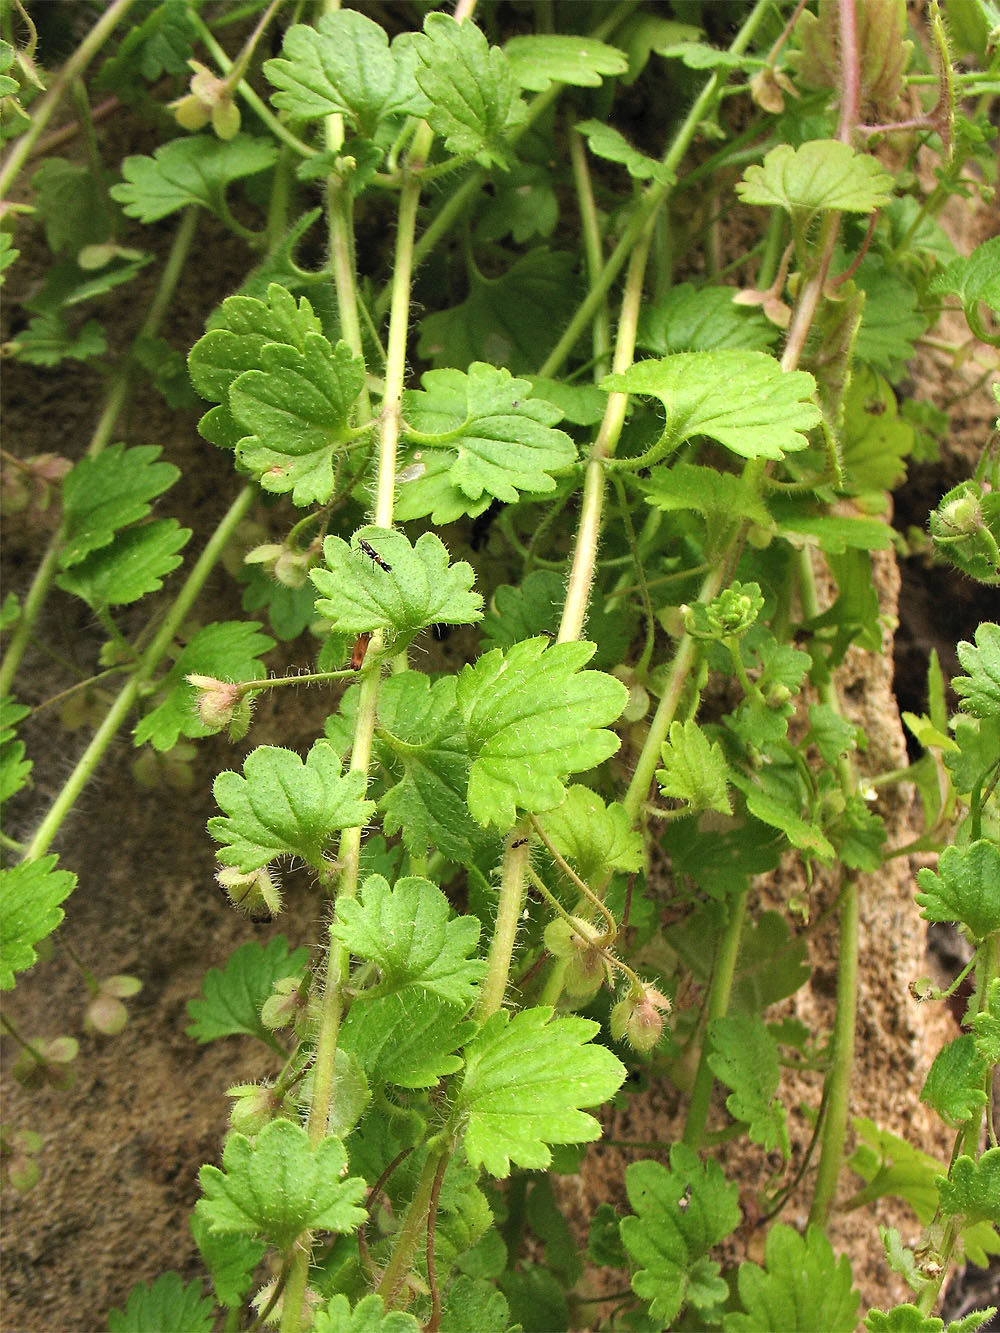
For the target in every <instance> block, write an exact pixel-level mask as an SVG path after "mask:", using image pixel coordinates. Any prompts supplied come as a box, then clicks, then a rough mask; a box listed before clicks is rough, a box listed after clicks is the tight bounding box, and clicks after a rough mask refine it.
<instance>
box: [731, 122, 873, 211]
mask: <svg viewBox="0 0 1000 1333" xmlns="http://www.w3.org/2000/svg"><path fill="white" fill-rule="evenodd" d="M892 187H893V180H892V177H891V176H890V175H889V174H888V173H887V172H886V171H883V169H882V167H881V166H880V165H879V163H878V162H877V161H876V160H875V158H873V157H869V156H868V155H867V154H865V153H857V152H855V151H854V149H853V148H851V147H850V146H849V145H848V144H845V143H840V142H839V140H836V139H810V140H808V141H807V142H806V143H804V144H802V145H801V146H800V147H798V148H793V147H792V146H791V144H787V143H785V144H779V145H778V147H777V148H772V149H771V151H770V152H769V153H768V154H767V156H766V157H765V158H764V161H763V162H761V163H754V164H753V165H752V166H749V167H747V169H746V171H745V172H744V173H743V179H742V181H740V182H739V183H738V184H737V186H736V193H737V194H738V195H739V197H740V198H741V199H742V200H743V202H744V203H745V204H760V205H761V206H762V207H765V208H784V209H785V210H786V211H787V212H789V213H791V214H792V216H793V217H794V218H797V219H800V220H808V219H810V218H812V217H813V216H815V214H816V213H819V212H826V211H830V210H833V209H836V210H838V211H840V212H843V213H873V212H874V211H875V209H876V208H884V207H885V205H886V204H888V203H889V201H890V199H891V198H892Z"/></svg>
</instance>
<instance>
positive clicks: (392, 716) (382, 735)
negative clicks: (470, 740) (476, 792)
mask: <svg viewBox="0 0 1000 1333" xmlns="http://www.w3.org/2000/svg"><path fill="white" fill-rule="evenodd" d="M456 684H457V681H456V678H455V677H454V676H446V677H444V678H442V679H441V680H437V681H434V682H433V683H431V681H430V680H429V678H428V677H427V676H424V675H421V673H420V672H419V671H401V672H399V673H398V674H397V675H394V676H390V677H389V678H388V679H387V680H385V681H384V682H383V684H382V687H381V689H380V691H379V699H378V724H377V737H378V743H379V755H380V757H381V758H383V762H384V763H385V764H386V765H387V767H388V768H389V769H390V771H392V772H393V774H395V773H398V772H399V770H400V769H401V770H402V777H400V779H399V781H398V782H396V783H395V784H394V785H393V786H391V787H390V788H389V790H388V791H387V792H386V794H385V795H384V796H383V797H382V799H381V800H380V801H379V809H380V810H381V811H382V814H383V822H384V827H385V831H386V833H387V834H389V835H392V834H394V833H402V837H403V843H404V844H405V846H406V847H407V849H408V850H409V851H411V852H413V853H415V854H416V855H418V856H424V855H426V853H427V849H428V847H429V846H432V845H433V846H434V847H436V848H437V850H438V851H439V852H441V854H442V855H444V856H446V857H448V859H449V860H452V861H457V862H460V863H461V862H465V863H466V864H468V863H469V862H470V861H473V860H475V857H476V854H477V852H478V851H479V850H480V849H481V848H482V846H483V843H484V839H483V834H482V830H481V829H480V828H479V826H478V825H477V824H476V823H475V821H474V820H473V819H472V818H471V816H470V815H469V812H468V809H467V807H466V804H465V793H466V789H467V787H468V784H469V756H468V752H467V749H466V743H465V730H464V728H463V726H462V719H461V717H460V716H459V713H458V709H457V708H456V705H455V686H456Z"/></svg>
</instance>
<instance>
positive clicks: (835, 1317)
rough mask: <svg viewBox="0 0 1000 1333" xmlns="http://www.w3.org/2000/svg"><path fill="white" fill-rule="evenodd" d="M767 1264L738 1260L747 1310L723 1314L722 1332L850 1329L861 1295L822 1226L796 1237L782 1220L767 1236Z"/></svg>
mask: <svg viewBox="0 0 1000 1333" xmlns="http://www.w3.org/2000/svg"><path fill="white" fill-rule="evenodd" d="M764 1254H765V1262H766V1265H767V1266H766V1268H760V1267H759V1266H758V1265H757V1264H754V1263H742V1264H740V1268H739V1275H738V1278H737V1282H738V1285H739V1293H740V1300H741V1302H742V1304H743V1309H744V1310H745V1311H746V1313H740V1314H737V1313H734V1314H727V1315H726V1316H725V1318H724V1319H723V1321H722V1327H723V1329H724V1330H725V1333H765V1330H769V1331H770V1333H812V1330H814V1329H818V1328H821V1329H823V1330H824V1333H854V1329H855V1327H856V1324H857V1317H858V1306H859V1305H860V1303H861V1293H860V1292H858V1291H856V1290H854V1289H853V1288H852V1287H851V1264H850V1261H849V1259H848V1258H847V1255H846V1254H842V1255H841V1256H840V1258H839V1260H835V1259H834V1254H833V1246H832V1245H831V1244H830V1242H829V1241H828V1240H827V1238H826V1236H825V1235H824V1234H823V1231H822V1230H821V1228H820V1227H818V1226H815V1225H810V1227H809V1228H808V1230H807V1231H806V1234H805V1236H804V1237H803V1236H800V1235H799V1233H798V1232H797V1231H795V1230H794V1229H793V1228H792V1227H789V1226H786V1225H785V1224H784V1223H783V1222H778V1223H776V1224H775V1225H774V1226H773V1227H772V1228H771V1230H770V1231H769V1232H768V1234H767V1242H766V1245H765V1251H764Z"/></svg>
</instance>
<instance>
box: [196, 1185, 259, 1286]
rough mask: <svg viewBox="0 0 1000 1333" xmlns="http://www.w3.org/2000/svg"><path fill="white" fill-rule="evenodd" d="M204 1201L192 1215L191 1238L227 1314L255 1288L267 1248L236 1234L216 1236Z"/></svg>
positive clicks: (247, 1237)
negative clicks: (206, 1214) (256, 1269)
mask: <svg viewBox="0 0 1000 1333" xmlns="http://www.w3.org/2000/svg"><path fill="white" fill-rule="evenodd" d="M202 1206H203V1200H200V1199H199V1201H198V1203H197V1204H195V1210H194V1212H193V1213H192V1214H191V1235H192V1236H193V1237H194V1243H195V1244H196V1245H197V1246H198V1251H199V1253H200V1254H201V1257H202V1259H203V1260H204V1261H205V1267H206V1268H207V1269H208V1273H209V1276H210V1277H211V1279H212V1285H213V1287H214V1288H215V1295H216V1299H217V1300H218V1302H219V1304H220V1305H223V1306H225V1308H226V1309H227V1310H235V1309H237V1308H238V1307H239V1306H241V1305H242V1304H243V1301H244V1298H245V1297H246V1295H247V1293H248V1292H249V1290H250V1288H251V1287H252V1286H253V1278H254V1269H255V1268H256V1267H257V1265H258V1264H259V1263H260V1261H261V1259H263V1257H264V1252H265V1250H266V1249H267V1246H266V1245H265V1244H264V1242H263V1241H261V1240H251V1239H250V1237H249V1236H240V1235H236V1234H227V1235H215V1234H214V1233H213V1232H212V1231H211V1230H210V1229H209V1225H208V1222H207V1221H206V1219H205V1218H204V1216H203V1215H202V1212H201V1209H202Z"/></svg>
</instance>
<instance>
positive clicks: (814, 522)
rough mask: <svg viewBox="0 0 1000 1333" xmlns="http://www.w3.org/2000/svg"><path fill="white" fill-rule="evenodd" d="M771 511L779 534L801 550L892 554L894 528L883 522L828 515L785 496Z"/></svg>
mask: <svg viewBox="0 0 1000 1333" xmlns="http://www.w3.org/2000/svg"><path fill="white" fill-rule="evenodd" d="M770 508H771V513H772V514H773V515H774V520H775V522H776V523H777V525H778V532H779V534H780V535H781V536H782V537H784V539H785V541H787V542H788V543H789V544H790V545H791V546H794V547H795V548H796V549H797V550H801V548H802V547H804V546H813V545H815V546H818V547H819V548H820V549H821V550H823V551H825V552H826V553H827V554H828V555H843V553H844V552H845V551H848V550H851V549H852V548H854V549H857V550H860V551H888V550H889V549H890V547H891V546H892V528H891V527H890V525H889V524H888V523H886V522H885V521H884V520H883V519H881V518H862V517H860V516H859V515H854V514H830V513H824V512H822V511H821V510H818V509H814V507H813V506H812V505H811V504H803V503H802V502H801V501H799V502H796V501H791V502H789V501H787V500H784V499H783V498H782V497H781V496H774V497H772V499H771V503H770Z"/></svg>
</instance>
